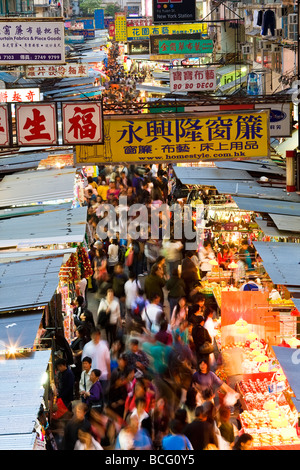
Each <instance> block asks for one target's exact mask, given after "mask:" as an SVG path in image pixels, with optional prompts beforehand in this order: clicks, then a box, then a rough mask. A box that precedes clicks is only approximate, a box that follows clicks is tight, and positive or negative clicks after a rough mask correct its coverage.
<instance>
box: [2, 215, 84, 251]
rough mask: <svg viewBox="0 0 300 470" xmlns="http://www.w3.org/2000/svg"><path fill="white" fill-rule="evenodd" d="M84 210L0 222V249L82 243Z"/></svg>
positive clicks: (29, 216)
mask: <svg viewBox="0 0 300 470" xmlns="http://www.w3.org/2000/svg"><path fill="white" fill-rule="evenodd" d="M86 220H87V207H86V206H85V207H78V208H70V209H65V210H58V211H53V212H48V213H42V214H37V215H28V216H26V217H14V218H11V219H4V220H0V248H8V247H33V246H44V245H53V244H58V243H63V244H65V243H82V242H83V241H84V236H85V231H86Z"/></svg>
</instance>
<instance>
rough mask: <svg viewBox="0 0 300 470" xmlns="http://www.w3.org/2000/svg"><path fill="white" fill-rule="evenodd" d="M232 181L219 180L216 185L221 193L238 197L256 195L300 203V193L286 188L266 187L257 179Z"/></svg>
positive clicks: (259, 197)
mask: <svg viewBox="0 0 300 470" xmlns="http://www.w3.org/2000/svg"><path fill="white" fill-rule="evenodd" d="M232 183H233V182H232V181H230V182H228V181H217V182H216V184H215V187H216V189H217V191H218V193H220V194H230V195H232V196H234V195H236V196H238V197H255V198H258V199H278V200H280V201H291V202H299V203H300V196H299V194H297V193H287V192H286V189H285V188H284V189H282V188H274V187H265V186H261V185H260V184H259V183H256V182H255V181H253V182H251V183H247V182H246V183H244V182H243V181H238V182H235V183H234V184H232Z"/></svg>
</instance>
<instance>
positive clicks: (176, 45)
mask: <svg viewBox="0 0 300 470" xmlns="http://www.w3.org/2000/svg"><path fill="white" fill-rule="evenodd" d="M213 48H214V44H213V41H212V40H211V39H190V40H178V39H175V40H161V41H159V54H169V55H170V54H175V55H178V54H196V55H199V54H211V53H212V52H213Z"/></svg>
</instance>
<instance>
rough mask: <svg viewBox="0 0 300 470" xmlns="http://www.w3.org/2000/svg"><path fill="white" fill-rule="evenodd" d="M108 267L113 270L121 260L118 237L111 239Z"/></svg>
mask: <svg viewBox="0 0 300 470" xmlns="http://www.w3.org/2000/svg"><path fill="white" fill-rule="evenodd" d="M107 255H108V268H109V270H110V271H113V268H114V266H116V264H118V262H119V243H118V241H117V240H116V239H113V240H111V243H110V245H109V247H108V250H107Z"/></svg>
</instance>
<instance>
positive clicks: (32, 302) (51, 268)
mask: <svg viewBox="0 0 300 470" xmlns="http://www.w3.org/2000/svg"><path fill="white" fill-rule="evenodd" d="M50 256H51V255H50V254H49V256H48V257H47V258H41V259H30V260H21V261H18V262H16V261H14V262H10V263H0V312H8V311H17V310H24V309H29V308H38V307H42V306H45V305H47V304H48V303H49V302H50V301H51V299H52V297H53V295H54V293H55V291H56V289H57V286H58V284H59V277H58V275H59V271H60V268H61V266H62V264H63V256H57V257H55V258H54V257H50ZM40 318H41V315H40ZM13 319H14V316H12V322H13Z"/></svg>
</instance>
